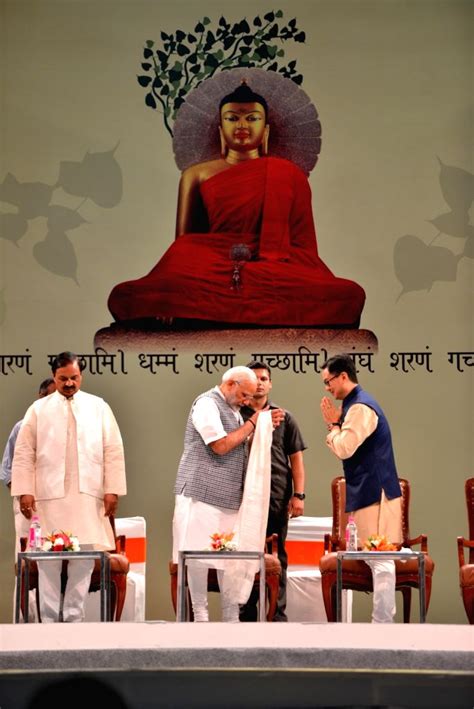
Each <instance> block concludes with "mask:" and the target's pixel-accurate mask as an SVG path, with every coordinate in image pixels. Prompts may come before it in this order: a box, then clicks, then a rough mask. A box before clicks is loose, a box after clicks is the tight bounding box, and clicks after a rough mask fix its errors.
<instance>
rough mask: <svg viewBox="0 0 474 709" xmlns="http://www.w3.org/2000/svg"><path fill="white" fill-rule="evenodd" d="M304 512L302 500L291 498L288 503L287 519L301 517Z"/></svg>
mask: <svg viewBox="0 0 474 709" xmlns="http://www.w3.org/2000/svg"><path fill="white" fill-rule="evenodd" d="M303 512H304V500H299V499H298V498H297V497H292V498H291V500H290V501H289V503H288V517H289V518H290V519H293V517H301V515H302V514H303Z"/></svg>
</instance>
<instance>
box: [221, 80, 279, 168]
mask: <svg viewBox="0 0 474 709" xmlns="http://www.w3.org/2000/svg"><path fill="white" fill-rule="evenodd" d="M219 114H220V126H219V133H220V139H221V155H222V157H224V158H227V159H229V162H231V161H232V158H234V159H235V161H237V162H238V161H239V160H242V159H250V158H257V157H259V156H260V155H266V154H267V150H268V136H269V132H270V126H269V125H268V123H267V115H268V107H267V102H266V101H265V99H264V98H263V96H260V95H259V94H256V93H254V92H253V91H252V89H251V88H250V86H248V85H247V83H246V82H245V81H243V82H242V83H241V84H240V86H238V87H237V88H236V89H235V90H234V91H233V92H232V93H230V94H228V95H227V96H224V98H223V99H222V100H221V102H220V104H219Z"/></svg>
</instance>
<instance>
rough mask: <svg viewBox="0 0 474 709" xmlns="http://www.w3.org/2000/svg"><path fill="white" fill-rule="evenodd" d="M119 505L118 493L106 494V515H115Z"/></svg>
mask: <svg viewBox="0 0 474 709" xmlns="http://www.w3.org/2000/svg"><path fill="white" fill-rule="evenodd" d="M117 506H118V495H112V494H111V493H109V494H107V495H104V508H105V511H104V515H105V516H106V517H110V515H114V516H115V513H116V511H117Z"/></svg>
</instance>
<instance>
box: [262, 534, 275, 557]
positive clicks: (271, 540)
mask: <svg viewBox="0 0 474 709" xmlns="http://www.w3.org/2000/svg"><path fill="white" fill-rule="evenodd" d="M265 543H266V547H267V550H268V553H269V554H271V555H272V556H276V557H278V534H276V533H275V532H274V533H273V534H272V535H271V536H269V537H267V538H266V539H265Z"/></svg>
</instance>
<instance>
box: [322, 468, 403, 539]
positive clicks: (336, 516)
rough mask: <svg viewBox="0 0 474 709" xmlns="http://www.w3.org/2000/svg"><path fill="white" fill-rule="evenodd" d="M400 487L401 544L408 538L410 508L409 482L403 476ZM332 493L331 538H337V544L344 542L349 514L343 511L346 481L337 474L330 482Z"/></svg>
mask: <svg viewBox="0 0 474 709" xmlns="http://www.w3.org/2000/svg"><path fill="white" fill-rule="evenodd" d="M399 480H400V487H401V490H402V540H403V544H404V545H405V542H406V541H408V540H409V539H410V523H409V514H408V513H409V508H410V483H409V482H408V480H406V479H405V478H400V479H399ZM331 495H332V538H333V540H337V543H338V544H341V545H342V544H344V543H345V531H346V525H347V522H348V519H349V515H348V514H347V512H345V506H346V481H345V478H344V477H342V476H339V477H337V478H334V480H333V481H332V483H331Z"/></svg>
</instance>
